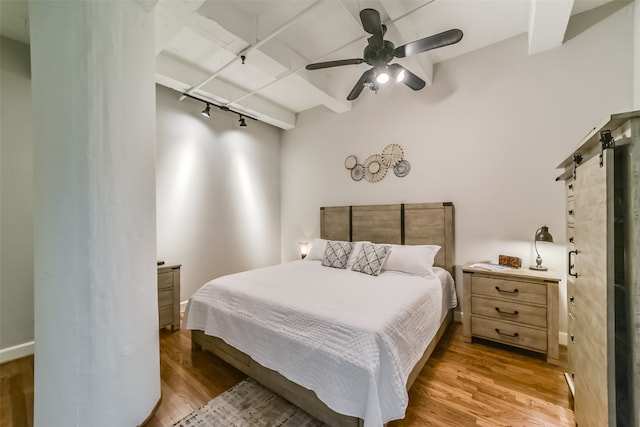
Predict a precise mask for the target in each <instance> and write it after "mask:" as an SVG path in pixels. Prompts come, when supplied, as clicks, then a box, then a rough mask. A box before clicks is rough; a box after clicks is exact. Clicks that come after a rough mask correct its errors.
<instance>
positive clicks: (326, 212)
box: [320, 203, 455, 274]
mask: <svg viewBox="0 0 640 427" xmlns="http://www.w3.org/2000/svg"><path fill="white" fill-rule="evenodd" d="M453 218H454V212H453V204H452V203H411V204H396V205H368V206H335V207H323V208H320V237H321V238H323V239H327V240H346V241H351V242H357V241H361V240H366V241H370V242H373V243H395V244H400V245H439V246H441V247H442V249H440V251H439V252H438V254H437V256H436V259H435V263H434V264H435V265H436V266H438V267H442V268H444V269H446V270H448V271H449V272H450V273H451V274H454V263H455V261H454V254H455V251H454V221H453Z"/></svg>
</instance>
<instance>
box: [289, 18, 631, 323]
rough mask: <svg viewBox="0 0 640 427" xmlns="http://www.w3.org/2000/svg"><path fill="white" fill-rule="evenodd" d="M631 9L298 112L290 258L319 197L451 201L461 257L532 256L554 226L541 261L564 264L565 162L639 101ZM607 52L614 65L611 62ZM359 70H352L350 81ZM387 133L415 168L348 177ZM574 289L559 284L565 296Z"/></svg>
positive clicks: (315, 228)
mask: <svg viewBox="0 0 640 427" xmlns="http://www.w3.org/2000/svg"><path fill="white" fill-rule="evenodd" d="M632 14H633V12H632V8H631V6H628V7H625V8H624V9H622V10H620V11H618V12H616V13H615V14H613V15H612V16H610V17H608V18H606V19H605V20H603V21H602V22H600V23H598V24H596V25H595V26H594V27H593V28H591V29H589V30H587V31H584V32H582V33H581V34H579V35H576V36H575V37H574V38H572V39H571V40H569V41H568V42H567V43H566V44H564V45H563V46H561V47H559V48H556V49H552V50H550V51H547V52H543V53H540V54H537V55H533V56H528V55H527V37H526V35H524V34H523V35H521V36H518V37H515V38H512V39H509V40H506V41H504V42H502V43H499V44H497V45H494V46H490V47H487V48H485V49H482V50H480V51H477V52H474V53H470V54H468V55H465V56H462V57H458V58H455V59H453V60H450V61H447V62H445V63H441V64H439V65H438V66H437V68H436V70H435V71H436V75H435V81H434V85H433V86H432V87H428V88H425V89H423V90H422V91H420V92H417V93H415V92H412V91H411V90H409V89H408V88H406V87H404V86H402V87H387V88H384V89H383V90H381V91H380V92H379V93H378V94H377V95H375V94H373V93H372V92H370V91H368V90H365V91H364V92H363V93H362V95H360V98H358V100H357V101H355V102H354V109H353V110H352V111H350V112H348V113H344V114H341V115H337V114H334V113H331V112H328V111H326V110H323V109H319V108H318V109H314V110H311V111H308V112H305V113H303V114H300V115H299V116H298V122H297V126H296V128H295V129H293V130H290V131H287V132H285V133H284V135H283V144H282V157H281V162H282V227H283V229H282V257H283V259H284V260H289V259H294V258H296V257H297V245H296V243H297V242H298V241H305V240H310V239H312V238H313V237H317V236H318V235H319V208H320V207H321V206H334V205H349V204H353V205H357V204H374V203H400V202H405V203H410V202H431V201H451V202H453V203H454V206H455V215H456V217H455V221H456V223H455V224H456V263H457V264H463V263H464V262H466V261H471V260H482V259H488V260H493V261H496V260H497V256H498V254H501V253H504V254H510V255H516V256H520V257H522V258H523V261H524V264H525V265H530V264H531V263H533V262H534V256H533V245H532V238H533V235H534V232H535V230H536V228H537V227H539V226H541V225H543V224H546V225H548V226H549V227H550V232H551V233H552V235H553V236H554V238H555V242H556V244H543V245H540V250H541V252H542V257H543V259H544V263H545V264H547V265H549V266H550V267H551V268H553V269H555V270H556V271H558V272H559V273H561V274H563V272H564V271H565V263H566V261H565V254H564V243H565V227H564V221H565V215H564V190H563V185H562V184H560V183H557V182H555V177H556V176H557V175H559V171H558V170H556V169H555V168H556V166H557V165H558V164H559V163H560V162H561V161H562V160H564V158H565V157H566V156H567V155H568V154H569V153H570V152H571V150H572V149H573V147H575V146H576V145H577V144H578V143H579V141H580V140H581V139H582V138H583V137H584V136H585V134H586V133H587V132H588V131H590V130H591V128H592V127H593V126H595V125H597V124H598V123H600V122H601V121H602V120H603V119H605V117H606V116H607V115H608V114H609V113H612V112H621V111H627V110H629V109H630V108H631V105H632V91H631V87H632V84H633V83H632V82H633V78H632V70H633V60H632V56H633V51H632V49H633V36H632V34H633V28H632V21H633V17H632ZM601 55H604V56H605V57H606V62H607V63H608V64H615V66H601V65H602V64H601V61H600V60H599V58H600V57H601ZM360 72H361V71H360V70H359V69H358V68H357V67H356V68H354V82H355V80H356V78H357V76H358V75H359V73H360ZM349 89H350V88H345V95H346V93H347V92H348V90H349ZM389 143H398V144H400V145H401V146H402V147H403V148H404V150H405V156H406V159H407V160H409V162H410V163H411V166H412V169H411V172H410V174H409V175H408V176H407V177H405V178H397V177H396V176H395V175H393V173H390V174H387V177H386V178H385V179H384V180H382V181H381V182H379V183H376V184H370V183H367V182H365V181H360V182H355V181H353V180H351V178H350V177H349V174H348V171H347V170H346V169H345V168H344V166H343V164H344V159H345V157H347V156H348V155H350V154H355V155H356V156H357V157H358V159H360V160H364V159H365V158H366V157H367V156H369V155H371V154H374V153H380V152H381V150H382V149H383V148H384V147H385V145H387V144H389ZM563 276H564V274H563ZM456 278H457V283H458V290H459V293H460V294H461V293H462V292H461V283H462V280H461V275H460V274H459V272H458V274H457V277H456ZM565 292H566V290H565V288H564V283H563V285H562V292H561V299H562V301H564V298H565ZM460 306H461V305H460ZM565 310H566V308H565ZM565 313H566V311H565ZM565 313H561V319H562V320H561V329H562V330H566V314H565Z"/></svg>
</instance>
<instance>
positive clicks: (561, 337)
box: [558, 332, 569, 345]
mask: <svg viewBox="0 0 640 427" xmlns="http://www.w3.org/2000/svg"><path fill="white" fill-rule="evenodd" d="M568 343H569V336H568V335H567V333H566V332H559V333H558V344H560V345H567V344H568Z"/></svg>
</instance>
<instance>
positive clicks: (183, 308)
mask: <svg viewBox="0 0 640 427" xmlns="http://www.w3.org/2000/svg"><path fill="white" fill-rule="evenodd" d="M188 302H189V300H186V301H181V302H180V313H184V311H185V310H186V309H187V303H188Z"/></svg>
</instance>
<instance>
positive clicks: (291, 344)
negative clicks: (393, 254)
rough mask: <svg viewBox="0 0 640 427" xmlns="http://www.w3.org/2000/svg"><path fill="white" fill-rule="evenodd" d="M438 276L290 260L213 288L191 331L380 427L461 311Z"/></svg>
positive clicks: (197, 302)
mask: <svg viewBox="0 0 640 427" xmlns="http://www.w3.org/2000/svg"><path fill="white" fill-rule="evenodd" d="M437 276H438V277H439V278H435V279H425V278H422V277H418V276H412V275H408V274H403V273H396V272H390V271H388V272H383V273H382V274H380V276H378V277H373V276H369V275H366V274H362V273H358V272H353V271H350V270H339V269H335V268H329V267H323V266H322V265H321V264H320V262H319V261H293V262H289V263H284V264H280V265H277V266H273V267H267V268H261V269H257V270H251V271H247V272H243V273H238V274H233V275H230V276H225V277H221V278H218V279H216V280H213V281H211V282H209V283H207V284H206V285H204V286H203V287H202V288H201V289H200V290H198V291H197V292H196V293H195V294H194V295H193V297H191V299H190V300H189V304H188V306H187V313H186V325H187V328H188V329H198V330H203V331H204V332H205V333H206V334H208V335H213V336H217V337H220V338H222V339H223V340H224V341H226V342H227V343H228V344H230V345H232V346H233V347H236V348H237V349H239V350H241V351H243V352H244V353H247V354H248V355H250V356H251V357H252V358H253V359H254V360H256V361H257V362H258V363H260V364H261V365H263V366H266V367H268V368H270V369H273V370H276V371H278V372H280V373H281V374H282V375H284V376H285V377H286V378H288V379H289V380H291V381H293V382H295V383H297V384H300V385H302V386H303V387H305V388H308V389H311V390H313V391H315V393H316V394H317V395H318V397H319V398H320V399H321V400H322V401H323V402H325V403H326V404H327V405H328V406H329V407H330V408H331V409H333V410H334V411H336V412H339V413H342V414H345V415H351V416H355V417H359V418H362V419H364V425H365V427H372V426H376V427H378V426H382V425H383V424H384V423H386V422H388V421H391V420H394V419H399V418H403V417H404V414H405V410H406V407H407V403H408V395H407V391H406V382H407V378H408V376H409V373H410V372H411V370H412V368H413V366H414V365H415V364H416V363H417V362H418V360H419V359H420V357H421V356H422V354H423V353H424V350H425V349H426V347H427V345H428V343H429V342H430V341H431V340H432V339H433V337H434V336H435V334H436V332H437V330H438V328H439V326H440V324H441V321H442V320H443V318H444V316H445V315H446V313H447V310H448V309H450V308H453V307H455V306H456V296H455V289H454V286H453V279H452V278H451V276H450V275H449V274H448V273H447V272H446V271H444V270H441V271H440V272H439V273H438V274H437Z"/></svg>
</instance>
